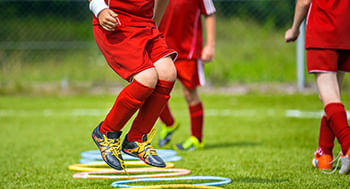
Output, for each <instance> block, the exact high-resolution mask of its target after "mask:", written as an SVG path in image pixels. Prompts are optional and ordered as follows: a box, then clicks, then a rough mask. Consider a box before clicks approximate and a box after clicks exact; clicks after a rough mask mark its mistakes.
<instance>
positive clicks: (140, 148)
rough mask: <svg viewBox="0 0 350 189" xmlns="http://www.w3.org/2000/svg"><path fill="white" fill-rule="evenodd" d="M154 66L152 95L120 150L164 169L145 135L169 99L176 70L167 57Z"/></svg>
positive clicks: (150, 138)
mask: <svg viewBox="0 0 350 189" xmlns="http://www.w3.org/2000/svg"><path fill="white" fill-rule="evenodd" d="M154 65H155V69H156V71H157V74H158V78H159V80H158V82H157V84H156V86H155V89H154V91H153V93H152V94H151V95H150V96H149V98H148V99H147V100H146V101H145V103H144V104H143V105H142V107H141V108H140V111H139V113H138V115H137V116H136V118H135V120H134V122H133V124H132V126H131V129H130V131H129V133H128V135H127V137H126V138H125V140H124V142H123V144H122V150H123V152H125V153H127V154H129V155H132V156H135V157H138V158H140V159H141V160H142V161H144V162H145V163H146V164H148V165H152V166H156V167H165V163H164V161H163V160H162V159H161V158H160V157H159V156H158V154H157V153H156V151H155V149H154V148H153V147H152V146H151V144H150V142H151V140H152V137H151V136H147V134H148V133H149V132H150V131H151V129H152V127H153V125H154V123H155V122H156V120H157V118H158V117H159V115H160V112H161V111H162V109H163V106H164V105H165V104H166V103H167V101H168V99H169V98H170V92H171V90H172V88H173V86H174V82H175V79H176V70H175V66H174V64H173V62H172V60H171V59H170V58H168V57H165V58H161V59H160V60H158V61H157V62H156V63H155V64H154Z"/></svg>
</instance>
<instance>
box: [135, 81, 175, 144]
mask: <svg viewBox="0 0 350 189" xmlns="http://www.w3.org/2000/svg"><path fill="white" fill-rule="evenodd" d="M174 83H175V82H174V81H163V80H159V81H158V83H157V85H156V88H155V89H154V91H153V93H152V94H151V95H150V96H149V97H148V98H147V100H146V101H145V103H144V104H143V105H142V107H141V108H140V111H139V113H138V114H137V116H136V118H135V120H134V122H133V124H132V126H131V129H130V131H129V133H128V141H139V142H141V141H142V135H144V134H148V133H149V132H150V131H151V129H152V127H153V125H154V123H155V122H156V120H157V119H158V117H159V115H160V112H161V111H162V110H163V107H164V104H165V103H167V102H168V100H169V98H170V92H171V90H172V88H173V86H174Z"/></svg>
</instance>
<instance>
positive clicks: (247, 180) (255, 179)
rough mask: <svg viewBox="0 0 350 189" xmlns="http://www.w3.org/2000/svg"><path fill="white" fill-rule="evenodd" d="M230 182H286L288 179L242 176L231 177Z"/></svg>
mask: <svg viewBox="0 0 350 189" xmlns="http://www.w3.org/2000/svg"><path fill="white" fill-rule="evenodd" d="M231 180H232V182H244V183H261V184H263V183H280V182H288V181H289V180H288V179H265V178H254V177H253V178H250V177H243V178H233V179H231Z"/></svg>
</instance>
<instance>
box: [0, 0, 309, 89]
mask: <svg viewBox="0 0 350 189" xmlns="http://www.w3.org/2000/svg"><path fill="white" fill-rule="evenodd" d="M214 3H215V6H216V9H217V13H216V14H217V46H216V57H215V60H214V61H213V62H212V63H209V64H207V65H206V66H205V72H206V77H207V85H206V87H205V88H203V89H202V90H208V91H212V90H213V89H223V90H228V91H233V92H238V93H247V92H250V91H254V90H258V91H271V90H277V91H282V92H288V93H293V92H296V91H297V88H296V82H297V76H296V44H295V43H293V44H286V43H285V42H284V31H285V30H286V29H287V28H288V27H290V26H291V23H292V19H293V11H294V5H295V1H294V0H288V1H280V0H214ZM0 8H1V10H2V11H1V12H0V17H1V27H0V94H13V93H40V94H43V93H106V92H113V91H115V88H118V86H123V85H125V84H126V83H125V82H124V81H123V80H122V79H120V78H119V76H118V75H117V74H115V73H114V72H113V71H112V69H110V68H109V67H108V65H107V64H106V62H105V60H104V57H103V56H102V54H101V53H100V51H99V50H98V48H97V46H96V44H95V41H94V38H93V34H92V26H91V20H92V14H91V12H90V11H89V8H88V1H87V0H1V1H0ZM313 81H314V80H313V77H312V76H310V75H307V76H306V91H308V90H311V91H314V87H313Z"/></svg>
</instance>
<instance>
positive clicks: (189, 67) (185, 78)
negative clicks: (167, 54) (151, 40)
mask: <svg viewBox="0 0 350 189" xmlns="http://www.w3.org/2000/svg"><path fill="white" fill-rule="evenodd" d="M215 11H216V10H215V7H214V4H213V2H212V0H169V4H168V7H167V9H166V12H165V14H164V16H163V19H162V22H161V23H160V25H159V30H160V31H161V32H162V33H163V34H164V36H165V38H166V42H167V44H168V45H169V47H170V48H172V49H174V50H176V51H177V52H178V60H177V61H176V62H175V66H176V70H177V74H178V79H179V80H180V81H181V82H182V83H183V84H184V85H185V86H186V87H187V88H189V89H193V88H195V87H196V86H198V85H201V84H204V74H203V67H202V63H201V62H200V58H201V53H202V47H203V34H202V23H201V15H211V14H213V13H215Z"/></svg>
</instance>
